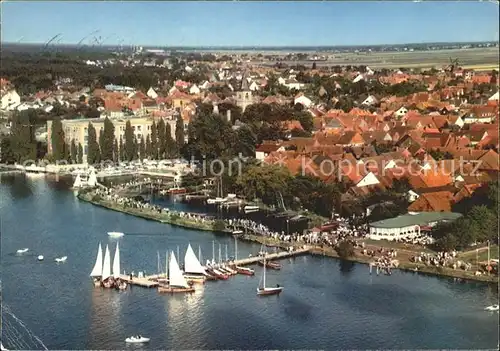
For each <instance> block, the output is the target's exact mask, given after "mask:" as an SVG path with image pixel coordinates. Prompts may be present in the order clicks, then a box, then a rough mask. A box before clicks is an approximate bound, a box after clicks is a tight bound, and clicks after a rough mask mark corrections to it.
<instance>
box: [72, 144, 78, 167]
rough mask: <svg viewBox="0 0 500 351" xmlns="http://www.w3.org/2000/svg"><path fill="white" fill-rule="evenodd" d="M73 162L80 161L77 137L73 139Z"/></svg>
mask: <svg viewBox="0 0 500 351" xmlns="http://www.w3.org/2000/svg"><path fill="white" fill-rule="evenodd" d="M71 162H72V163H77V162H78V148H77V147H76V143H75V139H71Z"/></svg>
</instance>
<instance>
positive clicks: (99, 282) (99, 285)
mask: <svg viewBox="0 0 500 351" xmlns="http://www.w3.org/2000/svg"><path fill="white" fill-rule="evenodd" d="M92 283H93V284H94V287H95V288H100V287H101V286H102V283H101V281H100V280H99V279H94V280H93V282H92Z"/></svg>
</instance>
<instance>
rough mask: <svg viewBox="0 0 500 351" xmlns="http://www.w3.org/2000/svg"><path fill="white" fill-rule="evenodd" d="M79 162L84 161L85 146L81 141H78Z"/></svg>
mask: <svg viewBox="0 0 500 351" xmlns="http://www.w3.org/2000/svg"><path fill="white" fill-rule="evenodd" d="M78 163H79V164H82V163H83V146H82V144H81V143H78Z"/></svg>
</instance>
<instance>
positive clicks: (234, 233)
mask: <svg viewBox="0 0 500 351" xmlns="http://www.w3.org/2000/svg"><path fill="white" fill-rule="evenodd" d="M240 234H243V231H242V230H233V235H240Z"/></svg>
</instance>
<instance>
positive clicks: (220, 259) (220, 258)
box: [219, 244, 222, 263]
mask: <svg viewBox="0 0 500 351" xmlns="http://www.w3.org/2000/svg"><path fill="white" fill-rule="evenodd" d="M221 261H222V255H221V252H220V244H219V263H220V262H221Z"/></svg>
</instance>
